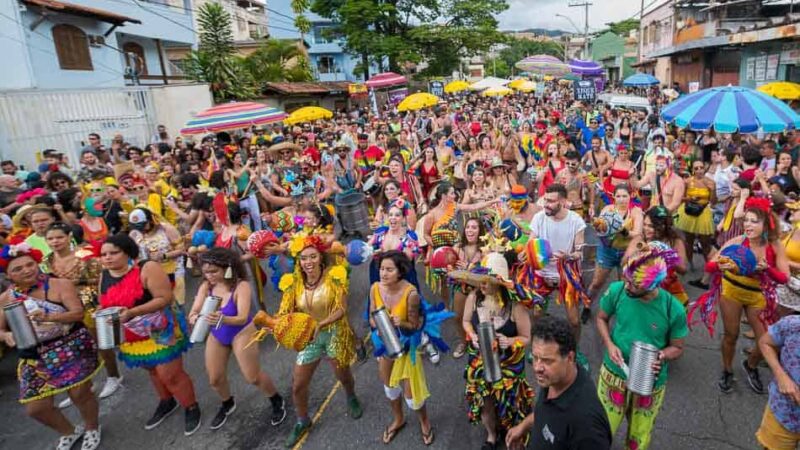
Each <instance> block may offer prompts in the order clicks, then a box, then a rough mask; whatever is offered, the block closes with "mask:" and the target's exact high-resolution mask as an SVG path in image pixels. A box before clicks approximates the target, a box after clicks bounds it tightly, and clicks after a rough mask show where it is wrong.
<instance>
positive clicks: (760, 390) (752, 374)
mask: <svg viewBox="0 0 800 450" xmlns="http://www.w3.org/2000/svg"><path fill="white" fill-rule="evenodd" d="M742 367H743V368H744V371H745V373H746V374H747V383H748V384H749V385H750V389H752V390H753V392H755V393H756V394H764V384H762V383H761V375H760V374H759V373H758V367H756V368H751V367H750V365H749V364H747V360H746V359H745V360H743V361H742Z"/></svg>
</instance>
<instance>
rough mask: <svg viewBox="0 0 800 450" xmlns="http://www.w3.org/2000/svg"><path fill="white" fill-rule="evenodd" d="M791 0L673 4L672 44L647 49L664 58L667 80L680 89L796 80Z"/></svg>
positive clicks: (798, 67)
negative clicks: (668, 64) (669, 76)
mask: <svg viewBox="0 0 800 450" xmlns="http://www.w3.org/2000/svg"><path fill="white" fill-rule="evenodd" d="M795 9H796V8H795V7H794V5H793V4H792V2H773V1H768V0H740V1H736V2H732V3H731V4H727V3H710V4H709V3H708V2H707V1H700V0H681V1H679V2H676V3H675V4H674V19H673V21H674V24H675V29H674V33H673V39H672V45H670V46H668V47H666V48H660V49H656V50H654V51H651V52H649V53H647V58H650V59H652V58H661V57H669V58H670V59H671V65H672V68H671V70H672V79H671V81H673V82H675V83H678V85H679V87H680V88H681V89H683V90H686V91H694V90H697V89H703V88H707V87H711V86H725V85H728V84H731V85H741V86H747V87H757V86H759V85H761V84H764V83H769V82H772V81H779V80H787V81H795V82H798V81H800V14H798V13H796V12H794V11H795Z"/></svg>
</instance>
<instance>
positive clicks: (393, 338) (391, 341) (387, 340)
mask: <svg viewBox="0 0 800 450" xmlns="http://www.w3.org/2000/svg"><path fill="white" fill-rule="evenodd" d="M372 319H373V320H374V321H375V326H376V327H377V328H378V334H379V335H380V337H381V341H382V342H383V346H384V347H385V348H386V356H388V357H389V358H392V359H395V358H398V357H399V356H400V355H402V354H403V346H402V345H401V344H400V336H398V334H397V328H396V327H395V326H394V324H393V323H392V318H391V317H389V312H388V311H386V308H385V307H380V308H378V309H376V310H375V311H373V312H372Z"/></svg>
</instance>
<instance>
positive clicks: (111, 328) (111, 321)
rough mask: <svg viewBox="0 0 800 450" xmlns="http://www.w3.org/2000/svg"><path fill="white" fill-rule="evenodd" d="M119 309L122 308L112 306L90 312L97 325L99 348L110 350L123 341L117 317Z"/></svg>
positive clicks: (122, 333) (123, 337)
mask: <svg viewBox="0 0 800 450" xmlns="http://www.w3.org/2000/svg"><path fill="white" fill-rule="evenodd" d="M121 311H122V308H120V307H118V306H112V307H110V308H104V309H101V310H99V311H97V312H95V313H94V314H92V317H94V322H95V326H96V327H97V348H99V349H100V350H111V349H113V348H117V347H119V345H120V344H122V343H123V342H125V333H124V332H123V330H122V322H121V321H120V317H119V316H120V312H121Z"/></svg>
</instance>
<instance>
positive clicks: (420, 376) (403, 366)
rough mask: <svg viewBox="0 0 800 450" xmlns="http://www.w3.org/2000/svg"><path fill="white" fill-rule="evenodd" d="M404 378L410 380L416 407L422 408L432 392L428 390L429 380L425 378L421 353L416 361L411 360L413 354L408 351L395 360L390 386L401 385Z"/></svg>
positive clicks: (412, 397)
mask: <svg viewBox="0 0 800 450" xmlns="http://www.w3.org/2000/svg"><path fill="white" fill-rule="evenodd" d="M403 380H408V384H409V386H410V387H411V399H412V400H413V401H414V408H415V409H419V408H421V407H422V405H424V404H425V400H427V399H428V397H430V396H431V393H430V391H428V382H427V380H425V370H424V369H423V368H422V358H421V356H420V354H419V353H418V354H417V358H416V362H412V361H411V354H410V353H408V352H406V353H404V354H403V356H401V357H399V358H397V359H396V360H395V361H394V364H393V365H392V374H391V375H390V377H389V387H399V386H400V382H401V381H403Z"/></svg>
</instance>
